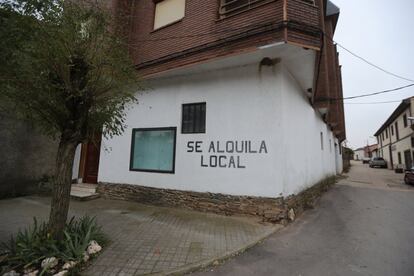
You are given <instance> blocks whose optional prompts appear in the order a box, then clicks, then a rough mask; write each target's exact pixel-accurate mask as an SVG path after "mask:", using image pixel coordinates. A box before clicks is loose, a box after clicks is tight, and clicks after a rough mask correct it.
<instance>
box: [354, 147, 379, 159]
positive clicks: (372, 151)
mask: <svg viewBox="0 0 414 276" xmlns="http://www.w3.org/2000/svg"><path fill="white" fill-rule="evenodd" d="M378 156H379V155H378V144H373V145H367V146H365V147H362V148H357V149H356V150H354V160H357V161H359V160H362V159H363V158H371V157H378Z"/></svg>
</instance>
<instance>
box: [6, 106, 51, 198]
mask: <svg viewBox="0 0 414 276" xmlns="http://www.w3.org/2000/svg"><path fill="white" fill-rule="evenodd" d="M0 149H1V151H0V198H5V197H14V196H21V195H27V194H30V193H33V192H34V191H36V190H37V187H38V183H39V181H40V180H41V179H42V178H43V179H45V178H47V177H50V176H52V175H53V172H54V164H55V158H56V152H57V142H56V141H53V140H52V139H50V138H48V137H46V136H43V135H41V134H39V132H38V131H36V130H35V128H34V127H33V126H31V125H30V124H28V123H26V122H23V121H19V120H17V119H15V118H14V117H11V116H10V115H5V114H4V113H0Z"/></svg>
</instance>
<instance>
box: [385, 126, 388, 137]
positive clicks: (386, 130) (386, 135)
mask: <svg viewBox="0 0 414 276" xmlns="http://www.w3.org/2000/svg"><path fill="white" fill-rule="evenodd" d="M385 139H388V128H386V129H385Z"/></svg>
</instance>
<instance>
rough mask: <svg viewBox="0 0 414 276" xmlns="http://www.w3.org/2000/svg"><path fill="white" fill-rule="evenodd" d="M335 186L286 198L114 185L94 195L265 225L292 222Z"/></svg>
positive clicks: (102, 185)
mask: <svg viewBox="0 0 414 276" xmlns="http://www.w3.org/2000/svg"><path fill="white" fill-rule="evenodd" d="M334 182H335V178H328V179H326V180H324V181H321V182H320V183H318V184H317V185H315V186H313V187H311V188H309V189H307V190H305V191H303V192H302V193H300V194H298V195H296V196H290V197H288V198H282V197H279V198H265V197H251V196H233V195H224V194H214V193H199V192H191V191H179V190H170V189H157V188H151V187H144V186H138V185H129V184H114V183H99V184H98V188H97V192H98V193H99V194H100V195H101V196H102V197H103V198H107V199H118V200H128V201H136V202H139V203H142V204H149V205H156V206H163V207H178V208H185V209H190V210H196V211H202V212H212V213H216V214H222V215H250V216H258V217H261V218H262V219H263V221H267V222H286V221H288V219H289V218H290V220H293V219H294V218H292V215H291V214H292V210H293V212H294V213H296V214H300V213H301V212H303V210H305V209H307V208H309V207H312V206H313V205H314V203H315V202H316V200H317V199H318V198H319V196H320V195H321V194H322V193H323V192H324V191H326V190H327V189H328V188H329V186H331V185H332V184H333V183H334ZM289 211H290V212H289ZM289 213H290V215H289Z"/></svg>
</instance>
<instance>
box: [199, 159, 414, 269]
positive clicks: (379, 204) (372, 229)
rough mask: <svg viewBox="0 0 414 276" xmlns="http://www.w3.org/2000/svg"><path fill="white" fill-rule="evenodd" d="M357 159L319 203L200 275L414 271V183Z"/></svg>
mask: <svg viewBox="0 0 414 276" xmlns="http://www.w3.org/2000/svg"><path fill="white" fill-rule="evenodd" d="M402 180H403V176H402V175H397V174H395V173H394V172H393V171H390V170H384V169H370V168H369V167H368V165H362V164H361V163H353V167H352V169H351V172H350V173H349V176H348V178H347V179H344V180H342V181H340V183H338V185H336V186H335V187H334V188H333V189H332V190H330V191H329V192H328V193H327V194H325V195H324V196H323V198H322V200H321V201H320V203H319V205H318V206H317V207H316V208H315V209H314V210H311V211H307V212H306V213H305V214H304V215H303V216H301V217H300V218H299V219H298V220H297V221H296V222H295V223H293V224H291V225H290V226H289V227H287V228H285V229H283V230H282V231H280V232H277V233H276V234H274V235H272V236H271V237H270V238H269V239H267V240H266V241H265V242H263V243H262V244H260V245H258V246H256V247H254V248H252V249H250V250H249V251H247V252H246V253H244V254H242V255H240V256H238V257H236V258H234V259H232V260H229V261H228V262H226V263H225V264H224V265H222V266H218V267H215V268H210V269H209V270H208V271H206V272H200V273H197V274H196V275H207V276H208V275H255V276H258V275H302V276H305V275H376V276H378V275H384V276H385V275H387V276H389V275H400V276H402V275H407V276H412V275H414V261H413V258H414V187H410V186H406V185H404V184H402Z"/></svg>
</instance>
